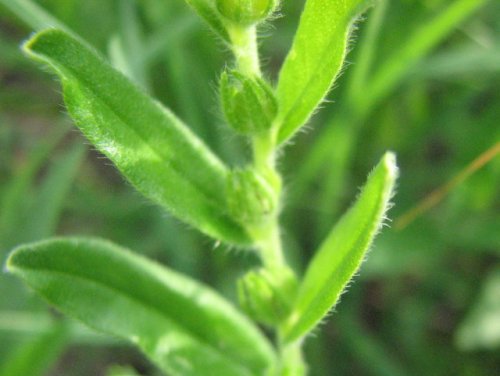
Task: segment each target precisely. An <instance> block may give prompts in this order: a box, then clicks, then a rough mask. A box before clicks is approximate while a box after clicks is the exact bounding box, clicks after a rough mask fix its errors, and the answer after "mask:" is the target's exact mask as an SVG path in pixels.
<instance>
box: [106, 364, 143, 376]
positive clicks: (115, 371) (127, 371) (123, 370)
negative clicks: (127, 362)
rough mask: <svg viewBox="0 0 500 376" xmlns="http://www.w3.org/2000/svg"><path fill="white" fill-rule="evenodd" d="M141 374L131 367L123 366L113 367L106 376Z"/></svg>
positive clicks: (135, 375) (133, 375)
mask: <svg viewBox="0 0 500 376" xmlns="http://www.w3.org/2000/svg"><path fill="white" fill-rule="evenodd" d="M138 375H139V374H138V373H137V372H136V370H135V369H133V368H131V367H122V366H112V367H110V368H109V369H108V370H107V372H106V376H138Z"/></svg>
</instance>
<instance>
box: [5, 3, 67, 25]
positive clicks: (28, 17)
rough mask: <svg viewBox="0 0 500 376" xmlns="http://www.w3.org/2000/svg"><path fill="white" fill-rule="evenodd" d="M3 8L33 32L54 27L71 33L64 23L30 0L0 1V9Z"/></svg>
mask: <svg viewBox="0 0 500 376" xmlns="http://www.w3.org/2000/svg"><path fill="white" fill-rule="evenodd" d="M1 6H4V7H5V8H7V9H8V10H9V11H11V12H12V13H14V14H15V15H16V16H17V17H18V18H19V19H20V20H22V21H23V22H24V23H25V24H26V25H28V26H29V27H30V28H32V29H33V30H42V29H46V28H48V27H56V28H58V29H61V30H64V31H66V32H68V33H71V29H69V28H68V27H67V26H66V25H65V24H64V23H62V22H61V21H59V20H58V19H57V18H55V17H54V16H52V15H51V14H50V13H49V12H47V11H46V10H45V9H44V8H42V7H41V6H40V5H38V4H37V3H35V2H33V1H30V0H0V7H1Z"/></svg>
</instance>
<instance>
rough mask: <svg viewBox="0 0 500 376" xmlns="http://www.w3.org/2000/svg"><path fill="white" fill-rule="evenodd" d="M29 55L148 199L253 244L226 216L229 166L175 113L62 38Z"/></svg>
mask: <svg viewBox="0 0 500 376" xmlns="http://www.w3.org/2000/svg"><path fill="white" fill-rule="evenodd" d="M24 49H25V51H26V52H27V54H28V55H29V56H30V57H32V58H34V59H35V60H39V61H42V62H44V63H47V64H49V65H50V66H51V67H52V68H53V69H54V70H55V71H56V73H57V74H58V75H59V77H60V78H61V81H62V85H63V89H64V100H65V103H66V106H67V108H68V111H69V113H70V115H71V117H72V118H73V119H74V120H75V122H76V124H77V126H78V127H79V128H80V129H81V130H82V132H83V133H84V134H85V135H86V136H87V138H88V139H89V140H90V141H91V142H92V143H93V144H94V145H95V146H96V147H97V148H98V149H99V150H100V151H102V152H103V153H104V154H105V155H106V156H107V157H108V158H109V159H111V160H112V161H113V162H114V163H115V165H116V166H117V168H118V169H119V170H120V171H121V172H122V173H123V175H125V176H126V177H127V178H128V180H130V182H132V184H133V185H134V186H135V187H136V188H137V189H138V190H139V191H140V192H141V193H143V194H144V195H145V196H146V197H148V198H150V199H152V200H153V201H155V202H157V203H159V204H161V205H163V206H165V207H166V208H168V209H169V210H170V211H171V212H172V213H173V214H174V215H175V216H177V217H179V218H181V219H182V220H184V221H186V222H188V223H190V224H191V225H193V226H195V227H197V228H198V229H200V230H201V231H203V232H205V233H206V234H208V235H211V236H213V237H215V238H217V239H221V240H226V241H228V242H232V243H236V244H247V243H248V238H247V236H246V233H245V231H244V230H243V229H242V228H241V226H240V225H238V224H237V223H236V222H235V221H234V220H233V219H231V218H230V217H229V216H228V215H227V210H226V207H225V206H226V200H225V197H224V187H225V180H226V176H227V174H228V171H227V168H226V166H225V165H224V164H223V163H222V162H221V161H220V160H219V159H218V158H217V157H216V156H215V155H214V154H213V153H212V152H211V151H210V150H209V149H208V148H207V147H206V145H205V144H204V143H203V142H202V141H201V140H200V139H199V138H197V137H196V136H195V135H194V134H193V133H192V132H191V131H190V130H189V128H187V127H186V126H185V125H184V124H183V123H182V122H181V121H180V120H179V119H178V118H177V117H175V115H174V114H172V113H171V112H170V111H169V110H168V109H166V108H164V107H162V106H161V105H160V104H159V103H157V102H155V101H154V100H153V99H151V98H150V97H148V96H147V95H146V94H144V93H143V92H142V91H141V90H140V89H138V88H137V87H136V86H134V85H133V84H132V83H131V82H130V81H128V79H127V78H125V77H124V76H123V75H122V74H121V73H119V72H117V71H116V70H114V69H113V68H111V67H110V66H109V65H108V64H107V63H106V62H104V61H103V60H102V59H101V58H100V57H99V56H98V55H97V54H96V53H95V52H94V51H92V49H90V48H89V47H87V46H85V45H84V44H83V43H82V42H80V41H78V40H76V39H75V38H73V37H71V36H70V35H68V34H66V33H64V32H62V31H59V30H55V29H49V30H45V31H43V32H41V33H38V34H36V35H35V36H34V37H33V38H32V39H31V40H29V41H28V42H27V43H26V44H25V46H24Z"/></svg>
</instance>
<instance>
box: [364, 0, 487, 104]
mask: <svg viewBox="0 0 500 376" xmlns="http://www.w3.org/2000/svg"><path fill="white" fill-rule="evenodd" d="M487 2H488V0H457V1H452V2H451V3H450V4H449V5H447V6H446V7H445V8H444V9H443V10H442V11H441V12H440V13H439V14H437V15H436V16H435V17H433V18H432V19H431V20H429V21H428V22H427V23H423V24H422V26H420V27H419V28H418V29H417V30H416V31H415V32H414V33H413V34H412V35H409V36H408V38H407V40H406V41H405V44H404V45H403V46H402V47H401V48H399V49H396V50H395V51H394V53H393V54H392V55H391V56H388V57H387V58H385V59H384V64H383V65H382V66H381V67H380V68H379V70H378V71H376V72H375V73H374V75H373V78H372V79H371V80H370V81H371V82H370V83H369V84H368V85H367V87H366V88H365V92H366V93H367V95H365V96H364V98H360V99H359V100H360V101H361V102H362V104H361V106H362V107H366V108H370V109H371V108H372V107H373V106H374V105H375V104H376V103H378V102H379V101H380V100H381V99H383V98H384V97H386V96H387V95H388V94H389V93H390V92H391V91H392V90H393V89H394V87H395V86H396V85H397V84H398V83H399V82H400V81H401V80H402V78H404V77H405V76H406V75H407V73H408V72H409V71H410V70H411V69H412V68H413V67H414V66H415V65H416V64H417V62H418V61H419V60H421V59H422V58H423V57H425V55H427V54H428V53H429V52H430V51H431V50H432V49H433V48H434V47H436V45H437V44H438V43H440V42H441V41H442V40H443V39H444V38H445V37H447V36H448V35H449V34H450V33H451V32H452V31H453V30H455V28H456V27H457V26H458V25H460V24H461V23H462V22H463V21H464V20H465V19H467V17H470V16H471V14H472V13H473V12H475V11H477V10H478V9H479V8H480V7H482V6H483V5H484V4H486V3H487Z"/></svg>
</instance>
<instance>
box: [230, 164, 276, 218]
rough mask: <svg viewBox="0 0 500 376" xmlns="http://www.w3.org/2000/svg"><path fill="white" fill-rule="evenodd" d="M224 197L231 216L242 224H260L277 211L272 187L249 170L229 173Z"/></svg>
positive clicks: (256, 173) (253, 171) (257, 174)
mask: <svg viewBox="0 0 500 376" xmlns="http://www.w3.org/2000/svg"><path fill="white" fill-rule="evenodd" d="M226 197H227V201H228V208H229V211H230V213H231V215H232V216H233V217H235V218H238V219H239V220H240V221H241V222H242V223H246V224H256V223H262V221H265V220H266V219H267V218H270V217H271V216H272V215H274V213H275V212H276V210H277V207H278V198H277V194H276V191H275V189H274V187H273V186H272V185H271V184H270V182H269V181H268V180H267V179H266V178H265V177H263V176H261V175H260V174H259V173H258V172H256V171H255V170H253V169H251V168H245V169H237V170H233V171H231V173H230V175H229V177H228V179H227V184H226Z"/></svg>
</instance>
